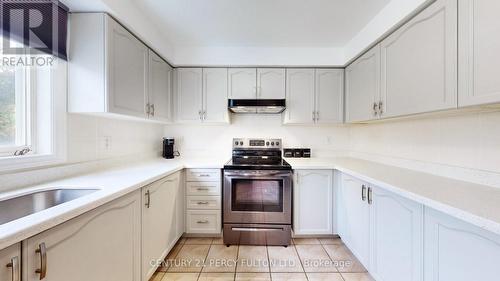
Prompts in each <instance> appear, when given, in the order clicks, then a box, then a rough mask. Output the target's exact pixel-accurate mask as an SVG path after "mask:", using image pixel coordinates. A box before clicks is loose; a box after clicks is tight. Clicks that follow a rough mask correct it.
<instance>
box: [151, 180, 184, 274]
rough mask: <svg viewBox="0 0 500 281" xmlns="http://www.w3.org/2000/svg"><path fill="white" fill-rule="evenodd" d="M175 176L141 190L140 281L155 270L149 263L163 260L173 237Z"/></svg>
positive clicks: (176, 182)
mask: <svg viewBox="0 0 500 281" xmlns="http://www.w3.org/2000/svg"><path fill="white" fill-rule="evenodd" d="M178 184H179V176H178V175H174V176H170V177H167V178H165V179H161V180H159V181H157V182H155V183H152V184H151V185H149V186H146V187H144V188H142V191H143V204H142V205H143V208H142V275H143V279H142V280H149V278H150V277H151V276H152V275H153V273H155V271H156V267H155V266H152V265H151V261H158V260H162V259H164V258H165V257H166V256H167V254H168V252H169V251H170V247H171V244H172V241H173V240H174V239H175V236H173V234H175V233H174V232H173V231H172V229H175V227H176V226H175V215H176V210H175V198H176V197H175V192H176V187H177V186H178Z"/></svg>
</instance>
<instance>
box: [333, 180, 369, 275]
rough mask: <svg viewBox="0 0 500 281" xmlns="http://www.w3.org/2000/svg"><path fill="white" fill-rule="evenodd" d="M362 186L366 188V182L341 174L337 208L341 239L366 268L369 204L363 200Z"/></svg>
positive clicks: (367, 265) (367, 266)
mask: <svg viewBox="0 0 500 281" xmlns="http://www.w3.org/2000/svg"><path fill="white" fill-rule="evenodd" d="M363 186H364V187H365V188H368V185H367V184H366V183H364V182H362V181H360V180H358V179H356V178H353V177H351V176H348V175H346V174H342V180H341V186H340V188H339V203H338V209H337V210H338V215H339V219H338V224H339V225H338V228H339V235H340V237H341V238H342V241H344V243H345V244H346V245H347V247H349V249H350V250H351V251H352V252H353V253H354V255H355V256H356V257H357V258H358V259H359V261H360V262H361V263H362V264H363V265H364V266H365V267H366V268H369V260H370V209H369V206H370V205H368V202H367V200H366V199H365V200H363ZM365 190H366V189H365ZM364 194H365V195H366V194H367V193H366V192H365V193H364ZM364 198H366V197H364Z"/></svg>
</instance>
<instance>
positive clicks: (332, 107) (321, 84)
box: [316, 69, 344, 123]
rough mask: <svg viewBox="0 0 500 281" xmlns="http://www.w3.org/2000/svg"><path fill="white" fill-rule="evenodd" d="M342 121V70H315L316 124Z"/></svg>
mask: <svg viewBox="0 0 500 281" xmlns="http://www.w3.org/2000/svg"><path fill="white" fill-rule="evenodd" d="M343 121H344V70H343V69H316V123H342V122H343Z"/></svg>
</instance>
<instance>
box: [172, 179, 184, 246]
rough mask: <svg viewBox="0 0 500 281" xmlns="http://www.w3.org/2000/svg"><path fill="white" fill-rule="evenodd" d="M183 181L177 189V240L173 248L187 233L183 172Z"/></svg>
mask: <svg viewBox="0 0 500 281" xmlns="http://www.w3.org/2000/svg"><path fill="white" fill-rule="evenodd" d="M180 176H181V179H182V180H181V181H180V182H179V184H178V185H177V187H176V189H177V192H176V199H175V226H176V228H175V240H174V241H173V244H172V246H174V244H175V242H177V239H179V238H180V237H181V236H182V235H183V234H184V232H185V217H186V214H185V208H184V206H185V203H184V202H185V200H186V199H185V194H186V192H185V174H184V172H181V175H180Z"/></svg>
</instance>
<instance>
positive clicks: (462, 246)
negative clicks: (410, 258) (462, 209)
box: [424, 208, 500, 281]
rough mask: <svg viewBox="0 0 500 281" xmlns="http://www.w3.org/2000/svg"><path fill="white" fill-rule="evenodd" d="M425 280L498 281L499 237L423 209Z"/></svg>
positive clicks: (499, 272) (433, 211)
mask: <svg viewBox="0 0 500 281" xmlns="http://www.w3.org/2000/svg"><path fill="white" fill-rule="evenodd" d="M424 252H425V256H424V261H425V266H424V268H425V273H424V275H425V280H426V281H442V280H453V281H469V280H481V281H494V280H499V275H500V270H499V268H498V262H499V261H500V236H498V235H494V234H492V233H490V232H487V231H485V230H483V229H480V228H479V227H476V226H472V225H470V224H468V223H465V222H463V221H460V220H458V219H455V218H452V217H450V216H448V215H445V214H443V213H440V212H438V211H435V210H431V209H427V208H426V209H425V250H424Z"/></svg>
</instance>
